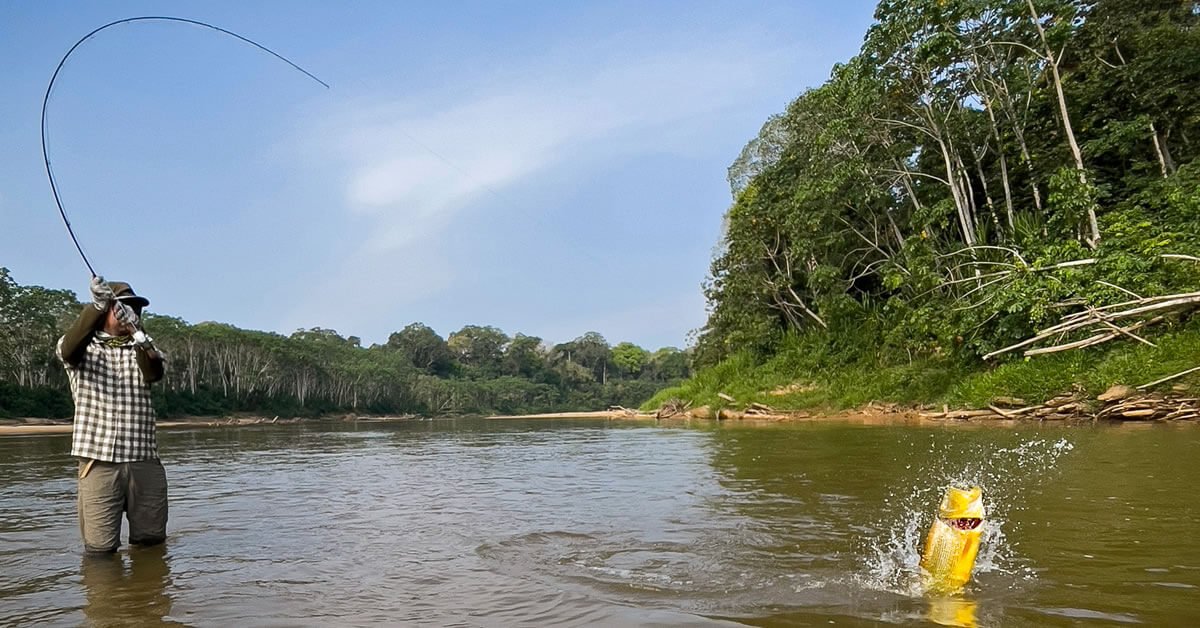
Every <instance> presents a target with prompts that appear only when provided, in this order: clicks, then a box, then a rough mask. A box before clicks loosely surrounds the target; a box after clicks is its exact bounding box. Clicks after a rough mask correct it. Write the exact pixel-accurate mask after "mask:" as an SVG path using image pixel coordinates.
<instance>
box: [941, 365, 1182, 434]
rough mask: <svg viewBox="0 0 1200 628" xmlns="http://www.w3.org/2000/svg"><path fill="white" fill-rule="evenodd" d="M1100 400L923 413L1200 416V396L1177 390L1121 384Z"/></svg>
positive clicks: (1042, 417) (1043, 417) (948, 416)
mask: <svg viewBox="0 0 1200 628" xmlns="http://www.w3.org/2000/svg"><path fill="white" fill-rule="evenodd" d="M1193 370H1200V368H1197V369H1193ZM1186 373H1187V371H1185V372H1184V373H1179V374H1177V375H1179V376H1182V375H1184V374H1186ZM1172 377H1174V376H1172ZM1164 381H1165V380H1164ZM1153 383H1160V382H1152V384H1153ZM1139 388H1141V387H1139ZM1096 401H1097V402H1099V404H1100V405H1099V407H1096V405H1095V404H1092V403H1090V402H1085V401H1084V400H1083V399H1081V398H1079V397H1075V396H1071V395H1061V396H1058V397H1055V398H1054V399H1051V400H1049V401H1047V402H1045V403H1042V404H1038V405H1033V406H1026V407H1023V408H1017V409H1004V408H1001V407H999V406H997V405H996V404H994V403H993V404H989V405H988V409H987V410H949V409H947V408H945V407H944V406H943V408H942V411H941V412H925V413H922V414H921V416H922V417H924V418H927V419H934V420H960V421H961V420H968V421H969V420H977V419H978V420H997V419H1023V418H1024V419H1030V420H1038V421H1069V420H1075V421H1078V420H1088V421H1094V420H1116V421H1183V420H1194V419H1197V418H1200V399H1198V398H1196V397H1188V396H1181V395H1177V394H1174V393H1171V394H1158V393H1154V394H1145V393H1138V392H1137V391H1136V390H1135V389H1133V388H1132V387H1129V386H1123V385H1117V386H1113V387H1111V388H1109V389H1108V390H1107V391H1105V392H1104V393H1103V394H1101V395H1100V396H1098V397H1096Z"/></svg>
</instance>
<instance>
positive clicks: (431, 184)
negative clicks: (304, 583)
mask: <svg viewBox="0 0 1200 628" xmlns="http://www.w3.org/2000/svg"><path fill="white" fill-rule="evenodd" d="M873 8H874V4H873V2H867V1H849V0H848V1H845V2H824V1H822V2H817V1H810V2H804V1H801V0H791V1H783V2H665V1H664V2H518V3H512V2H510V3H499V2H490V3H481V2H450V3H436V4H435V3H423V4H418V3H407V2H368V1H359V2H352V3H333V2H325V3H318V2H175V3H161V2H160V3H152V2H105V3H65V2H38V3H16V2H8V3H0V58H3V59H5V63H4V64H3V66H2V69H0V76H2V77H3V85H4V89H3V90H0V266H4V267H7V268H9V269H10V270H11V271H12V274H13V277H14V278H15V279H16V280H17V281H18V282H19V283H22V284H37V285H44V286H47V287H53V288H68V289H72V290H75V291H77V292H79V293H80V295H81V296H82V295H83V294H84V293H85V292H86V286H87V281H88V278H89V276H88V273H87V269H86V268H85V267H84V265H83V262H82V261H81V260H80V259H79V256H78V254H77V253H76V252H75V250H74V248H73V245H72V244H71V242H70V239H69V238H68V236H67V233H66V230H65V228H64V227H63V225H62V223H61V220H60V219H59V216H58V213H57V210H56V208H55V206H54V201H53V197H52V196H51V194H50V189H49V186H48V184H47V182H46V176H45V173H44V170H43V164H42V156H41V145H40V135H39V129H40V127H39V124H40V115H41V104H42V96H43V93H44V91H45V88H46V84H47V82H48V81H49V78H50V75H51V73H52V72H53V70H54V67H55V65H56V64H57V63H58V60H59V59H60V58H61V56H62V55H63V54H64V53H65V52H66V50H67V49H68V48H69V47H70V46H71V44H73V43H74V42H75V40H77V39H78V38H79V37H81V36H83V35H84V34H85V33H87V32H88V31H90V30H92V29H93V28H96V27H97V26H100V25H101V24H104V23H106V22H109V21H113V20H117V19H121V18H124V17H131V16H135V15H174V16H179V17H186V18H191V19H197V20H201V21H207V22H211V23H213V24H215V25H217V26H220V27H222V28H226V29H229V30H232V31H235V32H238V33H240V34H242V35H244V36H246V37H249V38H251V39H254V40H256V41H259V42H260V43H262V44H264V45H266V46H268V47H270V48H272V49H274V50H276V51H278V52H280V53H281V54H283V55H284V56H287V57H289V58H291V59H292V60H293V61H295V62H296V63H298V64H300V65H301V66H303V67H305V68H306V69H308V70H309V71H311V72H312V73H314V74H316V75H317V76H318V77H320V78H321V79H323V80H324V81H326V82H328V83H329V84H330V85H332V89H329V90H326V89H324V88H322V87H320V86H319V85H317V84H316V83H314V82H312V81H311V80H309V79H308V78H306V77H304V76H303V75H302V74H300V73H298V72H296V71H294V70H292V69H291V68H289V67H288V66H286V65H284V64H283V63H281V62H280V61H278V60H276V59H274V58H272V57H270V56H268V55H266V54H264V53H262V52H260V51H257V50H256V49H254V48H252V47H250V46H248V45H246V44H243V43H241V42H238V41H236V40H234V39H231V38H228V37H225V36H222V35H219V34H217V33H215V32H212V31H209V30H207V29H202V28H197V27H193V26H187V25H181V24H169V23H142V24H130V25H122V26H118V27H114V28H110V29H108V30H106V31H104V32H102V33H100V34H99V35H98V36H96V37H95V38H93V39H91V40H89V41H88V42H86V43H85V44H83V46H81V47H80V48H79V49H78V50H77V51H76V53H75V54H74V55H72V57H71V60H70V61H69V62H68V64H67V66H66V67H65V68H64V69H63V72H62V73H61V74H60V75H59V79H58V81H57V83H56V86H55V90H54V94H53V95H52V96H51V99H50V107H49V113H48V128H49V146H50V157H51V160H52V162H53V165H54V171H55V176H56V179H57V181H58V184H59V190H60V192H61V194H62V197H63V201H64V205H65V207H66V209H67V214H68V216H69V217H70V218H71V221H72V224H73V226H74V228H75V232H76V234H77V235H78V236H79V239H80V241H81V243H82V244H83V247H84V250H85V252H86V253H87V254H88V257H89V259H90V260H91V261H92V263H93V265H94V266H95V267H96V269H97V271H98V272H100V273H101V274H103V275H105V276H107V277H108V278H110V279H119V280H124V281H129V282H131V283H132V284H133V285H134V288H135V289H136V290H137V291H138V292H139V293H142V294H145V295H147V296H148V297H150V298H151V300H152V307H151V309H152V310H153V311H156V312H159V313H164V314H170V315H174V316H179V317H181V318H183V319H185V320H187V321H189V322H192V323H196V322H200V321H207V320H213V321H220V322H226V323H231V324H234V325H237V326H238V327H242V328H246V329H260V330H268V331H277V332H280V333H285V334H286V333H290V332H292V331H294V330H296V329H298V328H309V327H326V328H333V329H336V330H338V331H339V332H340V333H342V334H343V335H356V336H359V337H361V338H362V339H363V341H364V344H370V343H373V342H384V341H386V339H387V336H388V334H389V333H391V332H392V331H396V330H399V329H401V328H403V327H404V326H405V325H407V324H409V323H411V322H414V321H420V322H424V323H425V324H427V325H429V326H431V327H433V328H434V329H435V330H436V331H437V332H438V333H440V334H442V335H443V336H447V335H449V334H450V333H451V332H453V331H456V330H458V329H460V328H461V327H462V326H463V325H467V324H477V325H494V326H496V327H499V328H500V329H502V330H504V331H505V332H507V333H509V334H510V335H511V334H514V333H517V332H521V333H525V334H528V335H535V336H540V337H542V338H543V339H545V340H546V341H547V342H549V343H555V342H562V341H566V340H570V339H572V338H575V337H577V336H579V335H582V334H583V333H584V332H587V331H598V332H600V333H601V334H603V335H604V336H605V337H606V338H607V339H608V340H609V342H611V343H613V344H616V343H617V342H620V341H631V342H635V343H637V344H640V345H642V346H644V347H647V348H650V349H654V348H658V347H662V346H677V347H683V346H685V344H686V342H687V334H688V333H689V332H690V331H691V330H694V329H696V328H699V327H701V326H702V325H703V324H704V319H705V304H704V298H703V294H702V291H701V283H702V282H703V280H704V278H705V276H706V274H707V271H708V266H709V262H710V260H711V256H712V250H713V247H714V245H716V243H717V240H718V238H719V236H720V225H721V216H722V214H723V213H724V212H725V210H726V209H727V208H728V206H729V204H730V200H731V199H730V194H729V187H728V184H727V182H726V180H725V175H726V168H728V166H729V164H730V162H731V161H732V160H733V159H734V158H735V157H736V156H737V154H738V152H739V151H740V150H741V148H742V146H743V145H744V144H745V143H746V141H748V140H749V139H750V138H752V137H753V136H754V135H755V134H756V133H757V132H758V129H759V127H760V126H761V125H762V123H763V122H764V121H765V120H766V118H767V116H769V115H771V114H772V113H776V112H779V111H781V110H783V108H784V107H786V105H787V103H788V102H789V101H790V100H791V99H792V98H794V97H795V96H796V95H797V94H799V93H800V92H801V91H803V90H804V89H805V88H807V87H812V86H815V85H819V84H820V83H821V82H823V81H824V80H825V79H826V78H827V77H828V75H829V71H830V69H831V67H832V65H833V64H834V63H837V62H840V61H845V60H846V59H848V58H849V57H851V56H852V55H853V54H855V52H856V51H857V49H858V46H859V44H860V43H861V40H862V36H863V34H864V33H865V31H866V29H867V27H868V25H869V23H870V19H871V13H872V11H873Z"/></svg>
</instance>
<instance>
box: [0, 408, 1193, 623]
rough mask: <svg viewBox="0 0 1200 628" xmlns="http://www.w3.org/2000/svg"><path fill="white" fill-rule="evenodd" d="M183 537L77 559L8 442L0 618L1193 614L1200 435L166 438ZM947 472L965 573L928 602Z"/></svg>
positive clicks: (615, 433)
mask: <svg viewBox="0 0 1200 628" xmlns="http://www.w3.org/2000/svg"><path fill="white" fill-rule="evenodd" d="M159 439H160V453H161V456H162V458H163V460H164V463H165V465H166V468H167V474H168V478H169V480H170V484H171V489H170V490H171V518H170V524H169V527H168V531H169V534H170V538H169V540H168V542H167V544H166V545H165V546H163V547H161V548H156V549H140V548H138V549H130V548H128V547H127V546H126V547H123V548H122V549H121V551H120V552H119V553H118V554H117V555H116V556H115V557H112V558H111V559H108V560H98V561H97V560H92V559H85V558H83V557H82V556H81V552H80V550H81V545H80V540H79V536H78V535H79V531H78V527H77V523H76V519H75V503H74V495H75V483H74V480H73V474H74V473H75V465H74V462H73V461H72V459H70V458H69V457H68V456H67V452H68V450H69V436H65V435H63V436H25V437H3V438H0V625H31V624H36V625H67V626H75V625H98V626H105V625H134V626H152V625H193V626H296V625H304V626H309V625H318V626H360V625H437V626H519V625H521V626H550V625H558V626H706V625H712V626H718V625H736V624H749V625H759V626H807V625H841V626H869V625H880V624H886V625H901V626H908V625H912V626H921V625H935V624H937V623H941V624H946V625H960V626H971V625H978V626H1034V625H1036V626H1077V625H1096V626H1108V625H1123V624H1143V625H1148V626H1190V625H1198V624H1200V589H1198V587H1200V532H1198V531H1197V515H1198V514H1200V512H1198V506H1197V502H1198V499H1197V498H1198V497H1200V489H1198V488H1197V479H1198V478H1200V426H1197V425H1154V426H1132V425H1125V426H1093V425H1084V426H1026V427H1015V428H1013V427H1007V428H1005V427H984V428H978V427H970V426H912V425H909V426H899V425H892V426H872V425H855V424H847V423H804V424H792V425H775V426H766V427H738V426H712V425H699V426H697V425H693V426H686V425H678V426H665V425H663V426H659V425H654V424H652V423H628V422H605V421H569V422H568V421H483V420H435V421H419V422H407V423H389V424H378V423H376V424H366V423H359V424H341V423H340V424H316V423H314V424H302V425H287V426H260V427H237V428H209V429H194V430H183V431H180V430H170V431H168V430H163V431H160V432H159ZM949 482H967V483H976V484H979V485H981V486H982V487H983V489H984V491H985V504H986V506H987V508H988V521H987V523H986V524H985V525H986V526H987V528H986V533H985V538H984V542H983V548H982V550H981V552H980V558H979V561H978V563H977V567H976V574H975V579H974V581H973V582H972V583H971V585H970V586H969V588H968V589H967V590H966V591H965V592H964V593H963V594H962V595H959V596H950V597H933V596H927V595H925V594H924V593H923V592H922V591H921V590H920V586H919V578H918V577H917V576H916V573H917V572H916V570H917V561H918V558H919V553H918V552H919V547H918V546H919V545H920V543H921V542H922V538H923V536H924V533H925V530H926V529H927V528H928V525H929V523H930V521H931V518H932V516H933V512H934V511H935V509H936V506H937V502H938V499H939V497H940V494H941V491H942V489H943V487H944V486H945V485H946V484H947V483H949Z"/></svg>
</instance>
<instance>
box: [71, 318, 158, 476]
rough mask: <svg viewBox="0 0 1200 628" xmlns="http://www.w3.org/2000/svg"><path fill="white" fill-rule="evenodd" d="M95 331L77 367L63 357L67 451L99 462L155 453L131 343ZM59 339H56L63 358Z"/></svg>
mask: <svg viewBox="0 0 1200 628" xmlns="http://www.w3.org/2000/svg"><path fill="white" fill-rule="evenodd" d="M111 338H112V336H109V335H108V334H105V333H103V332H96V333H95V334H94V335H93V337H92V338H91V340H90V341H89V343H88V347H87V353H86V355H85V357H84V359H83V361H82V362H80V364H79V366H77V367H74V366H71V365H70V364H67V363H66V361H65V360H64V361H63V364H64V365H65V366H66V368H67V375H68V376H69V378H70V380H71V395H72V396H73V397H74V398H75V426H74V428H73V431H72V434H71V455H72V456H78V457H80V458H92V459H95V460H100V461H103V462H138V461H140V460H148V459H156V458H158V443H157V441H156V440H155V434H154V431H155V415H154V407H153V405H151V403H150V384H148V383H147V382H146V379H145V377H143V376H142V371H141V369H139V368H138V363H137V350H136V349H135V348H134V345H133V343H132V342H127V343H125V344H121V345H116V346H114V345H112V344H109V343H108V342H106V340H107V339H111ZM62 344H63V339H61V338H60V339H59V341H58V357H59V359H62V357H63V355H62Z"/></svg>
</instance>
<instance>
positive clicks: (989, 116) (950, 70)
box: [656, 0, 1200, 407]
mask: <svg viewBox="0 0 1200 628" xmlns="http://www.w3.org/2000/svg"><path fill="white" fill-rule="evenodd" d="M1194 4H1195V3H1191V2H1182V3H1181V2H1174V1H1172V0H1152V1H1148V2H1137V3H1129V2H1123V1H1121V0H1098V1H1096V2H1088V3H1081V2H1076V1H1074V0H1039V1H1038V2H1037V3H1036V7H1035V8H1033V9H1031V8H1030V5H1029V3H1028V2H1027V1H1026V0H916V1H913V0H883V1H881V2H880V3H879V5H878V8H877V9H876V13H875V20H876V21H875V24H873V25H872V26H871V28H870V30H869V31H868V32H867V34H866V37H865V40H864V43H863V46H862V49H861V51H860V52H859V54H858V55H857V56H856V57H854V58H853V59H851V60H849V61H848V62H846V63H844V64H840V65H838V66H836V67H835V68H834V69H833V72H832V73H831V76H830V79H829V80H828V81H827V82H826V83H825V84H823V85H821V86H820V87H817V88H815V89H810V90H808V91H806V92H804V93H803V94H801V95H800V96H799V97H798V98H796V99H795V100H794V101H793V102H791V103H790V104H789V105H788V107H787V109H786V111H785V112H784V113H782V114H780V115H778V116H773V117H772V118H771V119H770V120H769V121H768V123H767V124H766V125H764V126H763V129H762V131H760V133H759V136H758V137H756V138H754V139H753V140H751V142H750V143H749V144H748V145H747V148H746V150H744V151H743V153H742V155H740V156H739V157H738V159H737V161H735V163H734V165H733V166H732V167H731V168H730V175H731V178H730V180H731V184H732V186H733V190H734V194H735V196H734V199H733V204H732V206H731V207H730V209H729V211H728V213H727V214H726V217H725V229H724V233H723V239H722V241H721V243H720V246H719V247H718V249H717V251H718V254H717V256H716V258H715V259H714V260H713V262H712V266H711V269H710V277H709V279H708V281H707V282H706V285H705V293H706V297H707V298H708V301H709V319H708V321H707V324H706V325H705V327H704V328H703V329H702V330H700V332H699V335H698V342H697V346H696V355H695V364H696V366H697V367H699V368H700V369H701V370H700V372H699V373H697V375H696V376H695V377H694V378H693V380H691V381H689V382H685V383H684V384H683V386H682V387H681V388H677V389H673V390H668V391H663V392H662V393H660V394H659V395H658V396H657V397H656V399H666V398H669V397H672V396H682V397H690V398H693V399H695V400H697V401H698V402H707V403H715V401H714V400H715V399H716V397H715V394H716V392H717V391H723V392H726V393H728V394H733V395H734V396H735V397H737V398H738V399H739V401H740V400H743V398H745V399H748V400H757V401H763V402H765V403H769V404H770V405H773V406H776V407H784V406H788V405H797V406H803V405H806V404H808V405H831V406H841V405H844V404H853V403H855V402H858V401H866V400H870V399H880V400H891V401H906V400H907V401H922V400H923V401H929V400H934V399H955V400H958V401H962V402H971V403H979V402H980V399H981V396H980V394H977V393H968V392H967V391H968V390H970V389H971V387H972V386H976V387H978V389H979V390H981V391H994V390H995V389H996V387H997V386H999V382H1003V383H1004V384H1006V385H1011V386H1013V387H1014V388H1015V389H1018V390H1026V389H1030V390H1035V391H1036V390H1042V391H1043V392H1044V391H1047V390H1051V389H1055V390H1057V389H1061V388H1063V387H1070V386H1073V385H1079V386H1085V387H1091V386H1093V385H1099V384H1098V383H1097V382H1099V381H1101V380H1103V379H1105V378H1106V377H1109V376H1115V372H1113V373H1109V371H1106V370H1104V369H1109V368H1114V369H1115V368H1116V367H1115V366H1111V367H1110V366H1095V365H1093V364H1091V363H1090V362H1087V361H1086V360H1084V358H1082V357H1079V356H1083V355H1086V356H1088V359H1096V357H1097V356H1101V355H1109V354H1108V353H1105V352H1102V351H1099V350H1094V351H1089V352H1085V353H1083V354H1079V356H1051V357H1047V358H1039V359H1036V360H1031V361H1029V362H1010V363H1007V364H1004V362H1005V361H1011V360H1014V357H1012V355H1006V356H1005V357H1002V358H1000V360H999V361H1000V362H1001V363H1002V364H1001V366H1000V367H999V368H994V366H993V365H992V364H990V363H988V364H985V363H984V362H983V361H982V356H984V355H986V354H988V353H990V352H993V351H996V350H998V349H1001V348H1004V347H1008V346H1011V345H1012V344H1014V343H1016V342H1018V341H1020V340H1022V339H1025V338H1027V337H1029V336H1030V335H1032V334H1034V333H1035V332H1036V331H1037V330H1039V329H1042V328H1045V327H1047V326H1049V325H1051V324H1053V323H1054V322H1056V321H1057V320H1059V318H1060V317H1061V316H1063V315H1064V314H1068V313H1071V312H1077V311H1079V310H1080V309H1081V308H1083V307H1089V306H1090V307H1102V306H1105V305H1112V304H1116V303H1119V302H1123V301H1127V300H1129V299H1130V298H1131V293H1132V294H1138V295H1143V296H1154V295H1162V294H1171V293H1176V292H1189V291H1195V290H1198V289H1200V264H1197V263H1196V262H1195V261H1194V260H1188V259H1186V258H1179V257H1176V258H1174V259H1172V258H1170V257H1164V255H1168V256H1169V255H1171V254H1174V255H1176V256H1178V255H1191V256H1200V163H1197V162H1196V161H1195V157H1196V155H1197V152H1198V148H1200V142H1197V141H1196V139H1195V138H1198V137H1200V113H1198V112H1200V39H1198V38H1200V11H1196V10H1195V6H1194ZM1064 110H1065V111H1066V112H1067V114H1069V115H1064V113H1063V112H1064ZM1077 146H1078V147H1079V149H1080V150H1078V151H1077V148H1076V147H1077ZM1093 220H1094V221H1095V223H1096V225H1097V227H1096V229H1095V230H1093V227H1092V222H1093ZM1097 234H1098V235H1099V237H1098V238H1097V237H1096V235H1097ZM1166 344H1167V345H1169V344H1170V343H1169V342H1166ZM1160 346H1162V345H1160ZM1112 351H1115V352H1116V353H1113V354H1112V355H1125V354H1124V353H1121V352H1124V351H1132V352H1134V353H1131V354H1129V355H1133V356H1134V357H1132V358H1128V359H1127V362H1128V363H1129V364H1135V365H1137V364H1141V360H1148V359H1151V358H1149V357H1147V355H1148V354H1147V355H1143V354H1141V353H1137V351H1141V349H1139V348H1137V347H1135V348H1132V349H1129V348H1121V349H1112ZM1017 355H1019V353H1018V354H1017ZM1154 355H1155V356H1157V357H1154V359H1156V360H1158V359H1162V360H1166V361H1167V362H1170V360H1167V358H1166V357H1164V355H1160V354H1154ZM1113 359H1114V360H1115V359H1116V358H1113ZM1104 360H1105V361H1104V362H1103V364H1110V362H1108V361H1107V360H1108V358H1104ZM1117 363H1118V362H1112V363H1111V364H1113V365H1115V364H1117ZM1040 364H1046V365H1047V366H1045V367H1043V366H1040ZM1143 366H1144V365H1143ZM1102 373H1109V375H1103V374H1102ZM956 378H967V379H968V381H969V382H974V383H971V384H963V386H965V388H958V389H955V390H956V391H957V392H953V391H952V390H951V389H952V388H953V387H954V386H955V385H956V384H955V382H956ZM988 378H995V379H994V380H992V379H988ZM992 381H995V382H998V383H997V384H996V385H993V384H992V383H990V382H992ZM797 382H799V383H800V384H803V385H802V386H801V388H802V389H803V390H804V391H806V392H795V393H782V394H780V395H777V396H772V397H771V399H767V398H766V397H763V395H765V394H766V392H765V391H768V390H769V389H772V387H774V388H787V387H788V386H790V385H793V384H796V383H797ZM1039 387H1040V388H1039ZM735 391H736V392H735Z"/></svg>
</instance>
